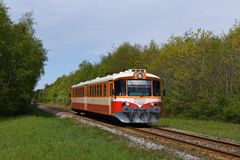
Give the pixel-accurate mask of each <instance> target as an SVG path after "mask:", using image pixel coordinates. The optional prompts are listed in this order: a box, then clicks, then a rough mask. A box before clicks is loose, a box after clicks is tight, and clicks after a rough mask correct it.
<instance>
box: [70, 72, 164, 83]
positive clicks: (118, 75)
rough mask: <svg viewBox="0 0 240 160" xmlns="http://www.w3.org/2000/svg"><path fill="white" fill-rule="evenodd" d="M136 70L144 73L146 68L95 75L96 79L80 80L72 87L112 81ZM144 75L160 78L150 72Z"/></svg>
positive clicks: (130, 74)
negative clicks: (103, 75) (101, 75)
mask: <svg viewBox="0 0 240 160" xmlns="http://www.w3.org/2000/svg"><path fill="white" fill-rule="evenodd" d="M136 72H145V73H146V70H145V69H129V70H126V71H124V72H120V73H115V74H112V75H108V76H105V77H101V78H99V77H97V78H96V79H92V80H89V81H86V82H80V83H78V84H75V85H73V86H72V88H75V87H80V86H85V85H89V84H95V83H101V82H107V81H112V80H115V79H118V78H124V77H131V76H133V75H134V73H136ZM146 76H147V77H150V78H157V79H160V78H159V77H158V76H156V75H154V74H150V73H146Z"/></svg>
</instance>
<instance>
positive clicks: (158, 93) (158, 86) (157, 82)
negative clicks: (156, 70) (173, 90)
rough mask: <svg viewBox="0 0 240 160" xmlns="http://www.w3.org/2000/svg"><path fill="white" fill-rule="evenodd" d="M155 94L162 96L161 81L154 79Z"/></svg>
mask: <svg viewBox="0 0 240 160" xmlns="http://www.w3.org/2000/svg"><path fill="white" fill-rule="evenodd" d="M153 95H154V96H160V81H153Z"/></svg>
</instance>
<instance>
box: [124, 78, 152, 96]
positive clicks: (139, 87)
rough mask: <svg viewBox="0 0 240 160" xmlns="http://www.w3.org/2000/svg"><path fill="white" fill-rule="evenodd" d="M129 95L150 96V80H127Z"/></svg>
mask: <svg viewBox="0 0 240 160" xmlns="http://www.w3.org/2000/svg"><path fill="white" fill-rule="evenodd" d="M128 95H129V96H151V81H150V80H128Z"/></svg>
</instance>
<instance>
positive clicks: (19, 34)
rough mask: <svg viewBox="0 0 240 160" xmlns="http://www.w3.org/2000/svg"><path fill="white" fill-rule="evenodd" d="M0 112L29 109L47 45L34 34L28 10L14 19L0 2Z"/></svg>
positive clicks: (17, 112) (41, 69)
mask: <svg viewBox="0 0 240 160" xmlns="http://www.w3.org/2000/svg"><path fill="white" fill-rule="evenodd" d="M0 21H1V23H0V68H1V71H0V115H15V114H21V113H26V112H28V109H29V106H30V103H31V100H32V97H33V89H34V87H35V85H36V83H37V81H38V79H39V78H40V76H41V74H43V71H44V70H43V66H44V62H45V61H46V60H47V57H46V49H44V47H43V44H42V42H41V41H40V40H39V39H37V38H36V37H35V33H34V29H33V24H34V22H33V19H32V14H31V13H26V14H25V15H24V16H23V17H22V18H21V19H20V20H19V22H18V23H13V22H12V21H11V20H10V18H9V16H8V14H7V9H6V7H5V6H4V5H3V4H2V3H0Z"/></svg>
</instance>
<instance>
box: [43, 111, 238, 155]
mask: <svg viewBox="0 0 240 160" xmlns="http://www.w3.org/2000/svg"><path fill="white" fill-rule="evenodd" d="M45 109H46V107H45ZM56 110H58V109H56ZM56 110H55V109H53V110H51V109H50V111H53V112H55V111H56ZM63 111H64V110H63ZM65 111H66V112H68V113H71V111H70V112H69V110H65ZM65 111H64V112H65ZM71 114H72V113H71ZM71 114H70V115H71ZM56 115H58V116H59V115H60V117H66V113H62V112H60V114H56ZM73 115H74V113H73V114H72V115H71V116H73ZM67 117H68V116H67ZM80 117H81V118H80ZM83 117H84V116H83ZM83 117H82V116H78V117H77V118H78V119H79V118H80V119H82V118H83ZM72 118H73V117H72ZM85 118H86V117H85ZM93 119H95V118H93ZM84 121H85V122H86V120H84ZM87 121H89V118H88V119H87ZM90 121H92V119H90ZM100 121H101V120H100ZM90 123H91V124H92V125H94V126H98V127H100V128H102V129H105V130H108V131H111V132H113V131H112V130H113V128H114V130H115V131H114V132H113V133H115V134H116V130H118V132H117V133H118V135H119V130H120V132H122V131H123V132H124V133H125V134H126V133H127V135H130V137H132V136H133V137H138V136H139V132H140V137H142V138H144V139H145V140H147V141H146V142H144V139H143V141H142V140H137V139H136V138H129V137H128V136H127V137H128V139H130V140H132V139H135V140H134V143H136V142H138V143H139V142H141V141H142V142H141V143H140V144H141V145H142V146H143V147H145V148H149V146H151V147H152V148H154V149H156V148H157V149H160V150H161V149H163V148H164V149H165V150H168V151H170V152H173V153H174V154H177V155H178V156H180V157H183V158H184V159H189V156H190V157H191V158H190V159H195V158H196V157H193V156H191V155H189V154H186V151H187V153H189V152H190V153H191V154H192V153H193V155H195V156H197V155H199V154H200V153H201V152H202V151H203V150H202V149H205V151H204V152H203V153H205V154H206V155H210V156H212V157H215V158H220V159H228V158H233V157H236V156H237V157H238V150H239V145H237V148H233V149H232V150H230V151H231V153H230V152H229V151H228V150H225V148H226V146H223V145H222V144H221V142H220V141H219V147H216V148H215V146H216V145H215V144H212V146H213V147H211V146H210V145H211V143H212V142H213V141H214V140H211V139H212V138H210V139H208V138H205V139H202V138H201V137H200V138H201V140H200V139H199V137H198V139H199V140H197V141H198V144H197V145H195V144H194V143H195V142H194V141H196V139H195V138H196V137H195V136H197V135H194V137H195V138H194V139H195V140H193V141H192V142H193V143H192V142H190V143H192V144H190V143H189V142H187V143H186V142H184V141H182V142H181V143H184V144H188V145H187V148H186V146H185V145H182V144H181V143H180V144H179V143H178V142H179V140H176V139H175V138H174V139H173V138H172V136H173V137H174V135H173V134H172V133H171V134H172V135H171V134H167V135H168V136H169V135H170V137H171V138H169V137H166V136H160V134H161V133H157V134H156V133H155V134H152V133H144V134H143V135H142V131H138V130H136V129H134V128H132V129H130V128H129V127H123V128H119V127H118V126H114V125H111V124H106V123H102V122H99V121H98V120H97V121H96V120H93V122H90ZM109 125H110V126H109ZM152 127H153V128H151V127H150V130H151V131H152V130H154V128H155V127H157V126H152ZM106 128H107V129H106ZM109 128H110V129H109ZM125 134H121V135H125ZM149 134H151V135H149ZM177 134H178V135H177V136H175V137H182V136H186V133H185V135H184V134H182V135H181V134H180V133H177ZM188 136H189V135H188ZM140 139H141V138H140ZM166 139H168V140H169V139H171V141H170V142H167V141H166ZM183 139H184V138H183ZM185 139H188V140H189V138H185ZM149 140H151V141H149ZM176 141H177V142H176ZM190 141H191V140H190ZM204 141H206V142H204ZM204 143H207V144H208V145H209V146H210V148H207V147H206V146H205V145H202V144H204ZM214 143H216V141H214ZM226 143H228V142H226ZM226 143H225V144H226ZM162 144H163V145H162ZM169 144H170V145H169ZM174 145H177V146H176V147H174V149H173V146H174ZM156 146H157V147H156ZM179 146H181V147H180V148H179ZM151 147H150V148H149V149H151ZM196 147H197V148H198V149H197V150H196V152H195V151H194V152H192V151H191V150H194V149H196ZM181 148H182V149H181ZM183 148H184V149H183ZM199 148H200V149H199ZM176 149H180V150H181V151H184V152H181V151H180V152H179V151H178V150H176ZM219 149H220V150H219ZM212 151H213V152H212ZM205 154H204V156H203V155H199V157H201V158H203V159H204V158H206V157H205V156H206V155H205ZM183 155H184V156H183ZM207 157H208V156H207Z"/></svg>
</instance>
